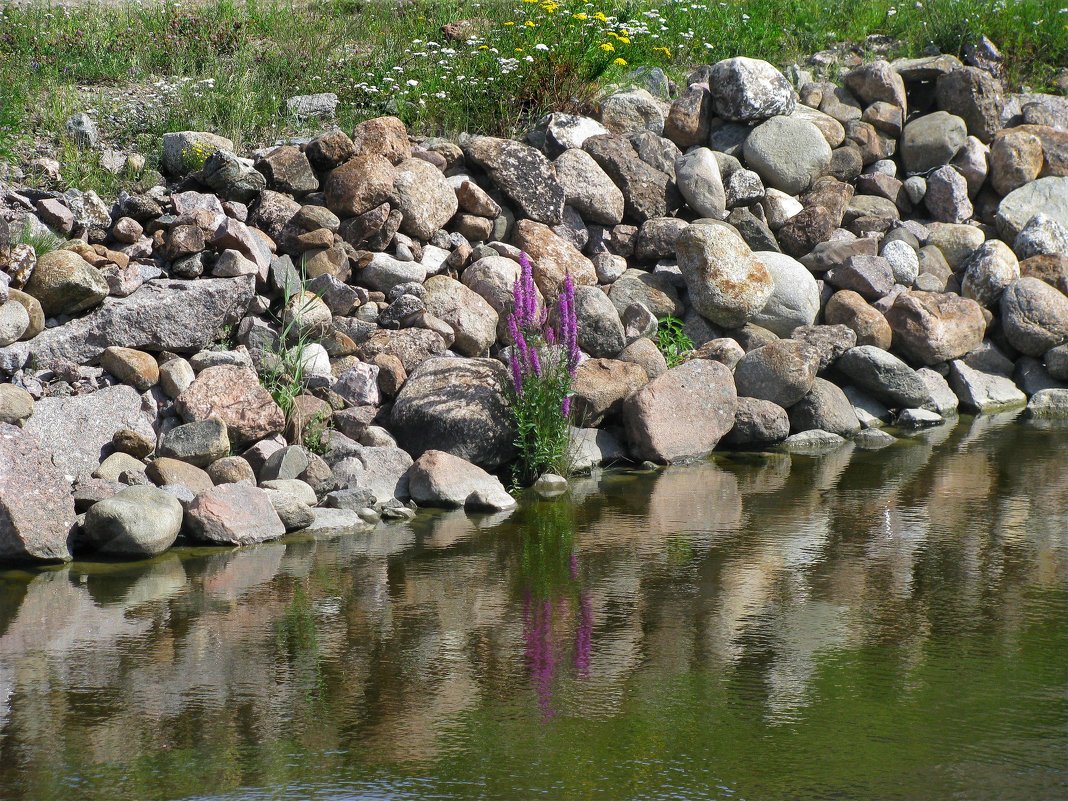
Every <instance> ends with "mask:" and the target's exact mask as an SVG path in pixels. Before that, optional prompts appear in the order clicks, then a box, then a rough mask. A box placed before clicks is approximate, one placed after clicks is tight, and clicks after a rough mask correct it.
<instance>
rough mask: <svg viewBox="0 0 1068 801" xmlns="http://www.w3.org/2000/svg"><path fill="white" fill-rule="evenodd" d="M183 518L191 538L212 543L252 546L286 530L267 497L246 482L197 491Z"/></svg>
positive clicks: (274, 537) (275, 537)
mask: <svg viewBox="0 0 1068 801" xmlns="http://www.w3.org/2000/svg"><path fill="white" fill-rule="evenodd" d="M185 520H186V527H187V528H188V530H189V533H190V534H192V535H193V537H195V538H196V539H198V540H201V541H203V542H208V543H212V544H214V545H253V544H255V543H257V542H267V541H268V540H273V539H277V538H279V537H281V536H282V535H284V534H285V533H286V530H285V526H283V525H282V521H281V520H280V519H279V517H278V513H277V512H275V510H274V506H273V505H272V504H271V498H270V496H269V495H268V494H267V493H266V492H264V491H263V490H261V489H259V488H258V487H253V486H251V485H249V484H223V485H221V486H218V487H214V488H212V489H210V490H207V491H206V492H203V493H200V494H198V495H197V497H196V499H195V500H194V501H193V503H191V504H190V505H189V508H188V509H187V510H186V513H185Z"/></svg>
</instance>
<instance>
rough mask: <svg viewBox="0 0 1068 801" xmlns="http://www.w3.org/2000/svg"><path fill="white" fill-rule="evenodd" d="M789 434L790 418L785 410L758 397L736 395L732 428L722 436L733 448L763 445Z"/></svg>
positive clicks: (780, 439)
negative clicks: (736, 400) (737, 396)
mask: <svg viewBox="0 0 1068 801" xmlns="http://www.w3.org/2000/svg"><path fill="white" fill-rule="evenodd" d="M788 436H790V418H789V417H788V416H787V414H786V410H785V409H784V408H782V407H781V406H779V405H778V404H775V403H772V402H771V401H766V400H761V399H760V398H746V397H740V398H738V408H737V409H735V411H734V428H732V429H731V430H730V431H729V432H728V433H727V436H725V437H724V438H723V442H724V444H725V445H729V446H731V447H733V448H763V447H767V446H768V445H774V444H775V443H777V442H782V441H783V440H784V439H786V438H787V437H788Z"/></svg>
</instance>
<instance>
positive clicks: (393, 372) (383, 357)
mask: <svg viewBox="0 0 1068 801" xmlns="http://www.w3.org/2000/svg"><path fill="white" fill-rule="evenodd" d="M372 363H373V364H374V365H375V366H377V367H378V390H379V392H381V393H382V394H383V395H385V396H386V397H387V398H394V397H396V396H397V393H398V392H400V391H401V388H402V387H403V386H404V382H405V381H407V380H408V372H407V371H406V370H405V369H404V363H403V362H401V360H400V359H398V358H397V357H396V356H394V355H392V354H390V353H379V354H377V355H376V356H375V357H374V359H373V360H372Z"/></svg>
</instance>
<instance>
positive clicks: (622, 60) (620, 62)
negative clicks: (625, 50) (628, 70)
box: [612, 58, 627, 67]
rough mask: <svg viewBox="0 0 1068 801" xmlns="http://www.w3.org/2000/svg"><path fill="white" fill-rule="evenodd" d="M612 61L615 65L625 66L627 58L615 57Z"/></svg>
mask: <svg viewBox="0 0 1068 801" xmlns="http://www.w3.org/2000/svg"><path fill="white" fill-rule="evenodd" d="M612 63H613V64H615V65H616V66H617V67H625V66H627V60H626V59H625V58H617V59H616V60H615V61H613V62H612Z"/></svg>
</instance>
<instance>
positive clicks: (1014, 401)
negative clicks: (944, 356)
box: [949, 359, 1027, 412]
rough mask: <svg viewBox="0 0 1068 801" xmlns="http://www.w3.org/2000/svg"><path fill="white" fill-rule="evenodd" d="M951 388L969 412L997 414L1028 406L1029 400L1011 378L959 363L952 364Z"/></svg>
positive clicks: (950, 368) (957, 360)
mask: <svg viewBox="0 0 1068 801" xmlns="http://www.w3.org/2000/svg"><path fill="white" fill-rule="evenodd" d="M949 386H950V387H951V388H952V389H953V392H955V393H956V395H957V397H958V398H959V399H960V405H961V408H963V409H965V410H966V411H969V412H998V411H1003V410H1006V409H1012V408H1016V407H1019V406H1023V405H1025V404H1026V403H1027V396H1026V395H1024V394H1023V392H1021V391H1020V389H1019V388H1018V387H1017V386H1016V385H1015V384H1014V383H1013V382H1012V379H1011V378H1009V377H1008V376H1004V375H1001V374H1000V373H987V372H984V371H982V370H976V369H975V368H973V367H969V366H968V365H967V364H966V363H965V362H964V361H962V360H960V359H956V360H954V361H952V362H950V365H949Z"/></svg>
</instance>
